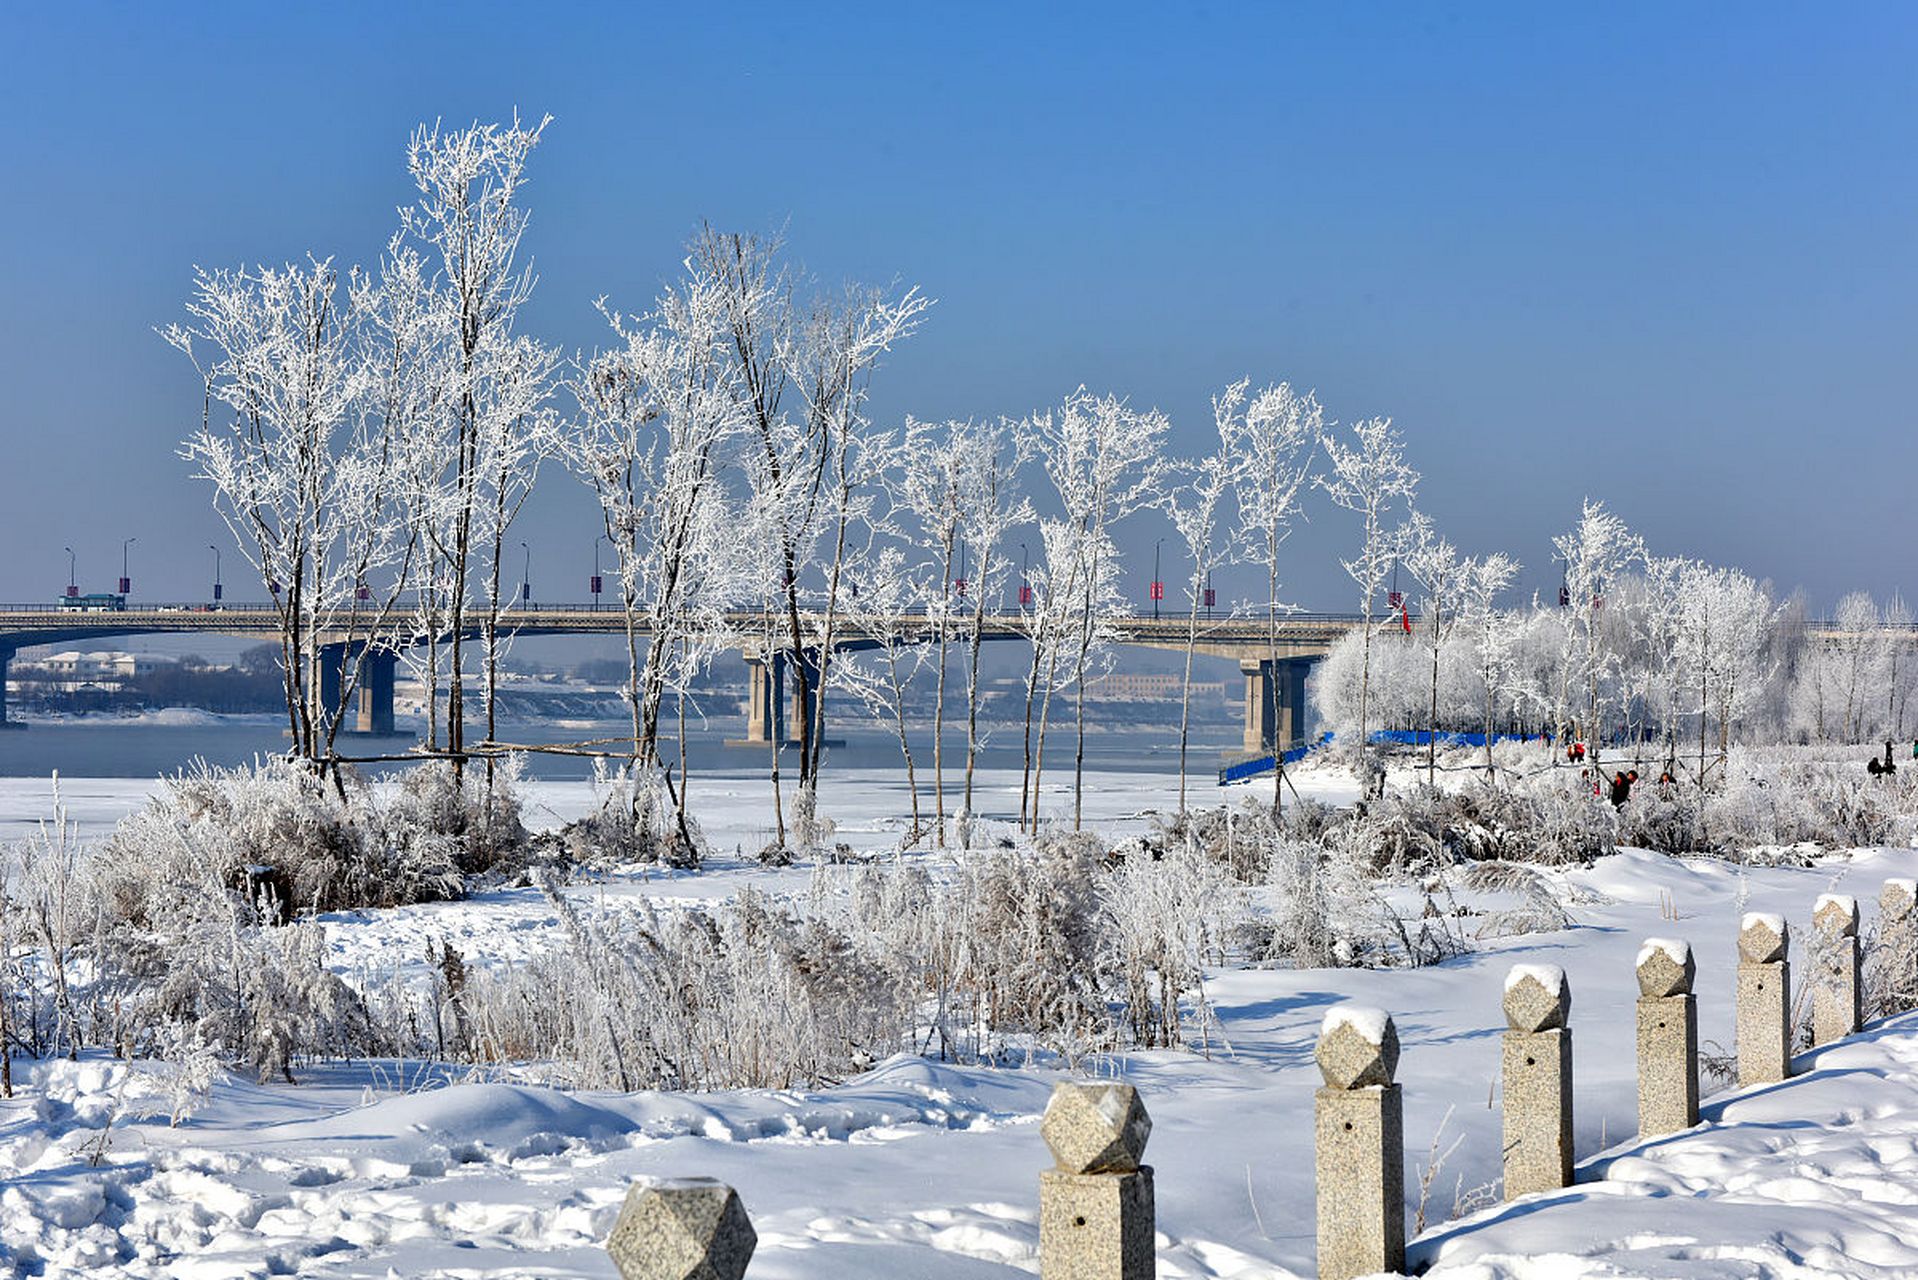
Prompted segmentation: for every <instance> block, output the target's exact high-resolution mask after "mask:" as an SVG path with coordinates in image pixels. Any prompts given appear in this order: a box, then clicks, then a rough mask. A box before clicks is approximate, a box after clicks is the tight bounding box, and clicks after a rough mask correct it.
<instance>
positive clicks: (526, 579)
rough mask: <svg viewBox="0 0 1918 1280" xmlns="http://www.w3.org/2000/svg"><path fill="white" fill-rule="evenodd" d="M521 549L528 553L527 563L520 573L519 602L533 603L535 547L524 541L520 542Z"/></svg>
mask: <svg viewBox="0 0 1918 1280" xmlns="http://www.w3.org/2000/svg"><path fill="white" fill-rule="evenodd" d="M519 549H520V550H521V551H524V552H525V553H526V564H525V567H524V568H522V569H521V570H520V574H519V602H520V603H521V604H531V603H532V602H533V549H532V548H531V547H529V546H527V545H526V544H525V543H524V542H522V543H520V544H519Z"/></svg>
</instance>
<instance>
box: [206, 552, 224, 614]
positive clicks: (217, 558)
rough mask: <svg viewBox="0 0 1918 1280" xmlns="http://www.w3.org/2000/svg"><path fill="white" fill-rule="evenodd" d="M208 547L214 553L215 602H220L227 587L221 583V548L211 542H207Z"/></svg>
mask: <svg viewBox="0 0 1918 1280" xmlns="http://www.w3.org/2000/svg"><path fill="white" fill-rule="evenodd" d="M206 549H207V550H208V551H211V552H212V553H213V603H214V604H218V603H220V597H221V596H222V595H223V594H224V593H225V588H224V587H222V586H221V584H220V549H219V548H218V547H217V546H215V545H214V544H212V543H211V542H209V543H207V544H206Z"/></svg>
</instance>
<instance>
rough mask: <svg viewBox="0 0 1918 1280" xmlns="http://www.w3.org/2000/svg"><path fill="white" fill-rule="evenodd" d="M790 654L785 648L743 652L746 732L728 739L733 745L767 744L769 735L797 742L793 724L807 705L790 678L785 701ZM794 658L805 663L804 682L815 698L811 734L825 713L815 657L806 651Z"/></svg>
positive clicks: (822, 722)
mask: <svg viewBox="0 0 1918 1280" xmlns="http://www.w3.org/2000/svg"><path fill="white" fill-rule="evenodd" d="M793 661H794V658H793V655H792V654H791V653H789V652H787V651H786V650H783V649H780V650H775V651H774V652H772V653H770V654H758V653H748V654H747V655H746V736H745V737H743V738H737V739H734V740H733V741H732V742H730V743H728V744H727V745H729V746H736V747H770V746H772V744H773V738H774V737H775V736H777V737H778V739H779V741H780V742H781V743H783V744H785V745H787V746H792V745H795V744H796V743H798V741H799V733H798V730H797V728H796V726H797V725H799V724H800V723H801V717H802V716H804V715H806V713H807V710H808V708H806V707H804V706H801V705H800V700H799V682H798V681H797V680H794V681H793V682H792V694H791V706H790V707H788V705H787V693H786V667H787V665H788V664H789V663H791V662H793ZM798 661H801V662H804V663H805V664H806V682H807V684H808V686H809V687H810V688H811V690H812V692H813V695H814V698H815V701H814V704H813V706H812V708H811V711H812V728H813V734H814V736H815V738H816V737H817V736H818V735H819V734H820V733H821V732H822V731H823V730H824V728H825V717H824V715H823V714H821V711H820V706H819V700H818V692H819V657H818V655H817V654H814V653H808V654H803V655H801V656H800V658H799V659H798Z"/></svg>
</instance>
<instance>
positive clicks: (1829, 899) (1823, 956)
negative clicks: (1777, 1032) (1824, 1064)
mask: <svg viewBox="0 0 1918 1280" xmlns="http://www.w3.org/2000/svg"><path fill="white" fill-rule="evenodd" d="M1811 924H1812V932H1813V942H1812V991H1811V1042H1812V1043H1813V1044H1815V1045H1819V1044H1830V1043H1831V1042H1832V1041H1834V1040H1843V1039H1844V1038H1845V1037H1846V1036H1848V1035H1852V1034H1854V1033H1855V1032H1856V1031H1857V1030H1858V1024H1859V1022H1860V1021H1861V1020H1862V1019H1861V1017H1860V1015H1861V1013H1862V1012H1863V1010H1862V998H1861V997H1862V992H1861V990H1860V983H1859V981H1858V970H1859V967H1860V961H1861V960H1862V958H1863V957H1862V956H1861V955H1860V953H1859V950H1858V899H1856V898H1854V897H1852V896H1850V895H1849V894H1843V893H1827V894H1822V895H1820V896H1819V899H1818V901H1817V902H1816V903H1815V904H1814V905H1813V906H1812V909H1811Z"/></svg>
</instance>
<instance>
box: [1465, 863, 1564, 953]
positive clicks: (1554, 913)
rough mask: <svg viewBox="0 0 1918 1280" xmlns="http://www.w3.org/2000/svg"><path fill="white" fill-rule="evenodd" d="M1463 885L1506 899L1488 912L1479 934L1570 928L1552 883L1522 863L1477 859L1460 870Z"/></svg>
mask: <svg viewBox="0 0 1918 1280" xmlns="http://www.w3.org/2000/svg"><path fill="white" fill-rule="evenodd" d="M1459 883H1460V885H1461V887H1463V888H1466V889H1470V890H1473V891H1475V892H1477V893H1480V894H1494V895H1498V896H1499V897H1502V898H1504V899H1506V903H1505V904H1502V905H1495V906H1493V907H1492V908H1491V909H1490V910H1487V911H1485V912H1484V913H1483V914H1484V919H1483V920H1482V921H1481V922H1480V924H1479V927H1478V929H1477V931H1476V936H1477V937H1478V938H1480V939H1489V938H1507V937H1513V936H1515V935H1519V934H1527V933H1549V932H1551V931H1553V930H1557V929H1565V928H1569V927H1570V926H1571V923H1572V918H1571V915H1570V913H1568V912H1567V911H1566V910H1565V904H1564V902H1563V901H1562V900H1561V899H1560V897H1559V894H1558V891H1557V890H1556V889H1555V888H1553V886H1552V882H1551V881H1550V880H1548V879H1546V878H1545V877H1544V876H1543V875H1540V874H1539V873H1538V872H1537V871H1536V870H1534V869H1533V868H1531V867H1528V866H1526V865H1524V864H1523V863H1519V862H1476V863H1473V864H1472V865H1471V866H1468V867H1466V868H1464V869H1463V870H1462V871H1461V872H1460V873H1459Z"/></svg>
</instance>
